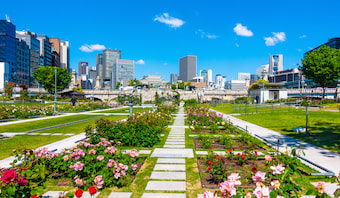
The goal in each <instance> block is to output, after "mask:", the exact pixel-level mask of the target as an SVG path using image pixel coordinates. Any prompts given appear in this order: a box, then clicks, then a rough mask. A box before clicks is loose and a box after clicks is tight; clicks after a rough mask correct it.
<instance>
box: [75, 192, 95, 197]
mask: <svg viewBox="0 0 340 198" xmlns="http://www.w3.org/2000/svg"><path fill="white" fill-rule="evenodd" d="M99 194H100V192H97V193H96V194H94V195H92V196H91V195H90V193H89V192H88V191H85V192H84V193H83V196H81V198H96V197H98V195H99ZM74 198H76V196H74Z"/></svg>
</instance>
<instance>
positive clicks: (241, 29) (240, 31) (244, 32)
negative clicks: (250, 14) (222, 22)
mask: <svg viewBox="0 0 340 198" xmlns="http://www.w3.org/2000/svg"><path fill="white" fill-rule="evenodd" d="M234 32H236V34H237V35H239V36H247V37H250V36H253V35H254V34H253V32H252V31H250V30H248V29H247V27H246V26H242V24H241V23H237V24H236V27H234Z"/></svg>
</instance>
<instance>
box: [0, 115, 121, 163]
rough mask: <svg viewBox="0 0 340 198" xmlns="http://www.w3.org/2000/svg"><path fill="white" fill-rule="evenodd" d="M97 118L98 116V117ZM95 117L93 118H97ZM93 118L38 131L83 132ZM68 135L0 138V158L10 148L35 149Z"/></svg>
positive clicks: (117, 118) (115, 118) (92, 122)
mask: <svg viewBox="0 0 340 198" xmlns="http://www.w3.org/2000/svg"><path fill="white" fill-rule="evenodd" d="M124 118H127V116H106V117H105V119H109V120H121V119H124ZM98 119H99V118H98ZM98 119H95V120H98ZM95 120H89V121H85V122H81V123H77V124H71V125H68V126H63V127H58V128H53V129H48V130H44V131H39V133H74V134H79V133H83V132H84V128H85V126H87V125H89V124H92V125H93V126H94V123H95ZM68 137H70V136H64V135H18V136H14V137H13V138H8V139H5V140H0V151H1V152H0V160H1V159H4V158H7V157H10V156H11V155H12V150H13V149H17V148H31V149H35V148H38V147H40V146H43V145H46V144H50V143H52V142H56V141H58V140H62V139H65V138H68Z"/></svg>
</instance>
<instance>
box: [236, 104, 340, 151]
mask: <svg viewBox="0 0 340 198" xmlns="http://www.w3.org/2000/svg"><path fill="white" fill-rule="evenodd" d="M308 114H309V116H308V131H309V132H310V133H313V134H315V136H306V135H305V134H304V133H301V134H298V133H296V132H293V131H292V130H293V128H295V127H305V125H306V112H305V110H302V109H299V110H296V109H290V110H289V111H284V112H273V113H261V114H248V115H238V116H236V117H237V118H240V119H243V120H245V121H248V122H251V123H254V124H257V125H260V126H262V127H265V128H269V129H272V130H274V131H277V132H280V133H282V134H285V135H289V136H291V137H294V138H296V139H299V140H302V141H305V142H308V143H311V144H314V145H316V146H319V147H322V148H325V149H328V150H331V151H334V152H340V119H339V118H340V112H328V111H320V110H318V111H309V113H308Z"/></svg>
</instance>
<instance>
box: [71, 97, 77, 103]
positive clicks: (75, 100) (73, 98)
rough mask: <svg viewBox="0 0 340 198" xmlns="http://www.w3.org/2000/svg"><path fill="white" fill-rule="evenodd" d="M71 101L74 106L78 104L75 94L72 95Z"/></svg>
mask: <svg viewBox="0 0 340 198" xmlns="http://www.w3.org/2000/svg"><path fill="white" fill-rule="evenodd" d="M71 102H72V105H73V106H74V105H76V102H77V99H76V96H75V95H73V96H72V99H71Z"/></svg>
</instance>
